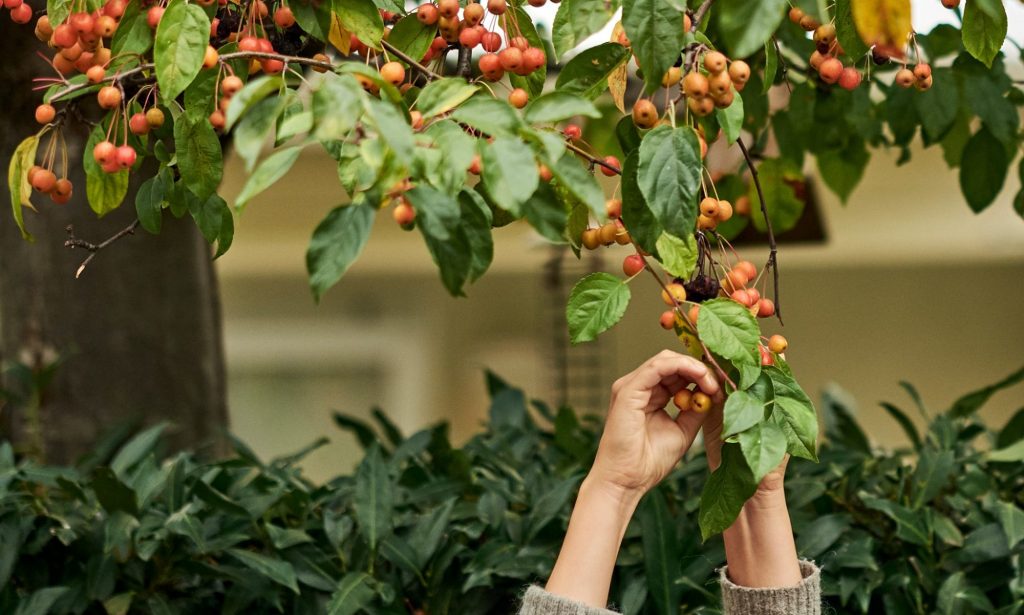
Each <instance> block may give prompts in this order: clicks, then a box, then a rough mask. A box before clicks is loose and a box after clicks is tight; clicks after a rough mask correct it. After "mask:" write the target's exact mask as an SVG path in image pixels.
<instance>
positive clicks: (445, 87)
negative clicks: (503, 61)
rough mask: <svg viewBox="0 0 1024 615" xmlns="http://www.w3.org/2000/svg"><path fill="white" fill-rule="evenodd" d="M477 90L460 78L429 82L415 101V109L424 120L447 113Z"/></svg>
mask: <svg viewBox="0 0 1024 615" xmlns="http://www.w3.org/2000/svg"><path fill="white" fill-rule="evenodd" d="M478 89H479V88H477V86H475V85H473V84H471V83H466V80H465V79H462V78H460V77H451V78H448V79H438V80H436V81H431V82H430V83H428V84H427V86H426V87H425V88H423V91H422V92H420V96H419V98H417V99H416V108H417V109H419V111H420V113H422V114H423V117H425V118H431V117H434V116H435V115H441V114H442V113H448V112H449V111H451V110H452V109H454V108H455V107H458V106H459V105H461V104H462V103H464V102H466V101H467V100H469V99H470V97H472V96H473V94H476V92H477V90H478Z"/></svg>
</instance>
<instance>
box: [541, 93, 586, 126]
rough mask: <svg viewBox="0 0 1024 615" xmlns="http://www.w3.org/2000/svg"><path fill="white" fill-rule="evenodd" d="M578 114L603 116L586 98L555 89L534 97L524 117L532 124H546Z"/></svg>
mask: <svg viewBox="0 0 1024 615" xmlns="http://www.w3.org/2000/svg"><path fill="white" fill-rule="evenodd" d="M577 115H582V116H586V117H595V118H597V117H601V112H600V111H598V110H597V107H595V106H594V103H592V102H590V101H589V100H587V99H586V98H583V97H581V96H578V95H576V94H570V93H569V92H561V91H554V92H549V93H547V94H545V95H543V96H541V97H540V98H536V99H534V100H533V102H531V103H530V105H529V106H528V107H526V111H525V114H524V119H525V120H526V121H527V122H528V123H530V124H546V123H550V122H561V121H562V120H567V119H569V118H571V117H574V116H577Z"/></svg>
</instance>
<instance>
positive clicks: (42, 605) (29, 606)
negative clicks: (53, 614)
mask: <svg viewBox="0 0 1024 615" xmlns="http://www.w3.org/2000/svg"><path fill="white" fill-rule="evenodd" d="M70 589H71V588H69V587H64V586H60V585H57V586H53V587H43V588H41V589H37V590H35V591H34V592H32V594H31V595H30V596H28V597H27V598H25V599H23V600H19V601H18V608H17V609H15V611H14V615H47V613H50V609H52V608H53V606H54V604H56V602H57V601H58V600H60V599H61V598H63V597H64V594H66V593H68V591H69V590H70Z"/></svg>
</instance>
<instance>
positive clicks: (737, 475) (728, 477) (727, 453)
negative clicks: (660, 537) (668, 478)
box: [698, 308, 757, 541]
mask: <svg viewBox="0 0 1024 615" xmlns="http://www.w3.org/2000/svg"><path fill="white" fill-rule="evenodd" d="M701 311H702V312H703V308H701ZM755 491H757V481H755V480H754V475H753V473H752V472H751V471H750V467H749V466H747V461H746V459H744V457H743V452H742V451H741V450H740V445H739V444H730V443H728V442H726V443H723V444H722V465H720V466H718V469H717V470H715V471H714V472H712V473H711V476H710V477H709V478H708V480H707V482H706V483H704V490H703V491H702V492H701V494H700V512H699V514H698V521H699V523H700V534H701V538H702V539H703V540H705V541H706V540H707V539H708V538H710V537H712V536H714V535H716V534H720V533H722V532H723V531H725V530H726V528H728V527H729V526H730V525H732V524H733V522H734V521H735V520H736V517H738V516H739V514H740V511H741V510H742V509H743V504H744V503H746V501H747V500H748V499H749V498H750V496H752V495H754V492H755Z"/></svg>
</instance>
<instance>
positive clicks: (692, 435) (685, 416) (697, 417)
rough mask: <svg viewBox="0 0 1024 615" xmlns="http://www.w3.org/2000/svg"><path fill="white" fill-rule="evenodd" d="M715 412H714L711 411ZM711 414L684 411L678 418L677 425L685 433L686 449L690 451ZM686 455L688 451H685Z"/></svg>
mask: <svg viewBox="0 0 1024 615" xmlns="http://www.w3.org/2000/svg"><path fill="white" fill-rule="evenodd" d="M711 412H714V410H711ZM708 414H709V412H695V411H693V410H684V411H681V412H680V413H679V415H678V416H676V425H679V429H681V430H682V431H683V436H684V437H685V438H686V448H687V450H689V448H690V446H691V445H692V444H693V441H694V440H696V439H697V432H698V431H700V427H701V425H703V424H704V420H705V419H707V417H708ZM683 452H684V453H685V452H686V451H683Z"/></svg>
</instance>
